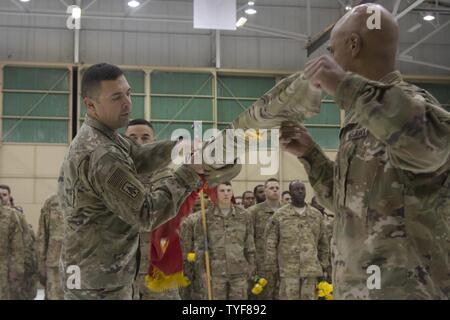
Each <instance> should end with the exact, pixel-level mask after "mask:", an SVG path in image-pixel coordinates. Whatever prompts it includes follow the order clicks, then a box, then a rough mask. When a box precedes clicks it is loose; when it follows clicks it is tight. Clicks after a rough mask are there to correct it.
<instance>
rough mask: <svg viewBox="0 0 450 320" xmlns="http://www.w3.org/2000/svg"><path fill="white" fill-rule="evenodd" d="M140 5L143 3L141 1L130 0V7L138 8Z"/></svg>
mask: <svg viewBox="0 0 450 320" xmlns="http://www.w3.org/2000/svg"><path fill="white" fill-rule="evenodd" d="M140 5H141V3H140V2H139V1H136V0H132V1H128V6H129V7H132V8H136V7H139V6H140Z"/></svg>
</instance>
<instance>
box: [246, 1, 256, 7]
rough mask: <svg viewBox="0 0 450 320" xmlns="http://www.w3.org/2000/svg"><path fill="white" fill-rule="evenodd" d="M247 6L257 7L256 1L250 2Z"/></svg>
mask: <svg viewBox="0 0 450 320" xmlns="http://www.w3.org/2000/svg"><path fill="white" fill-rule="evenodd" d="M247 4H248V5H249V6H254V5H255V1H249V2H248V3H247Z"/></svg>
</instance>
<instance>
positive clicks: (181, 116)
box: [150, 97, 213, 121]
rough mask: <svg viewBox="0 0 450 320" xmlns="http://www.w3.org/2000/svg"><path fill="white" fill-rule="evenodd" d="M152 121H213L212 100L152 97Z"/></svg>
mask: <svg viewBox="0 0 450 320" xmlns="http://www.w3.org/2000/svg"><path fill="white" fill-rule="evenodd" d="M150 118H151V119H158V120H163V119H167V120H192V121H194V120H203V121H212V119H213V109H212V99H209V98H180V97H152V112H151V117H150Z"/></svg>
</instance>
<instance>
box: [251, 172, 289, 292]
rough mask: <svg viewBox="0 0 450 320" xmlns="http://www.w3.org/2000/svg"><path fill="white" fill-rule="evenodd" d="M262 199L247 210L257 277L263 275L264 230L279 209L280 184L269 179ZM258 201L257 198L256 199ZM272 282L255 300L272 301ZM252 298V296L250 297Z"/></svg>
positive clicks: (274, 284) (274, 282) (275, 180)
mask: <svg viewBox="0 0 450 320" xmlns="http://www.w3.org/2000/svg"><path fill="white" fill-rule="evenodd" d="M264 197H265V199H266V200H265V201H264V202H261V203H257V204H255V205H254V206H252V207H250V208H248V212H249V214H250V218H251V220H252V225H253V228H254V229H253V230H254V231H253V234H254V239H255V247H256V258H255V262H256V274H257V275H258V276H262V275H263V274H265V273H266V272H265V271H266V270H265V265H264V259H265V250H264V246H265V243H266V240H265V235H264V232H265V229H266V225H267V223H268V221H269V219H270V218H271V217H272V215H273V214H274V212H275V211H277V210H278V209H279V208H280V207H281V203H280V184H279V182H278V180H277V179H275V178H270V179H268V180H267V181H266V182H265V183H264ZM256 198H257V199H258V196H257V197H256ZM271 280H272V282H269V283H268V284H267V286H266V288H265V290H264V291H263V292H262V293H261V294H260V295H258V296H257V297H255V298H257V299H272V298H273V297H272V296H271V295H270V294H271V293H272V292H274V287H275V286H276V285H277V283H276V281H277V279H275V278H274V279H271ZM250 297H251V298H253V296H250Z"/></svg>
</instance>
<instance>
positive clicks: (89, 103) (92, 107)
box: [83, 97, 95, 112]
mask: <svg viewBox="0 0 450 320" xmlns="http://www.w3.org/2000/svg"><path fill="white" fill-rule="evenodd" d="M83 102H84V104H85V106H86V109H87V110H88V111H91V112H95V103H94V100H93V99H91V98H89V97H84V98H83Z"/></svg>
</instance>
